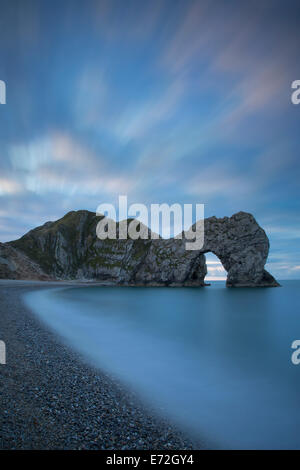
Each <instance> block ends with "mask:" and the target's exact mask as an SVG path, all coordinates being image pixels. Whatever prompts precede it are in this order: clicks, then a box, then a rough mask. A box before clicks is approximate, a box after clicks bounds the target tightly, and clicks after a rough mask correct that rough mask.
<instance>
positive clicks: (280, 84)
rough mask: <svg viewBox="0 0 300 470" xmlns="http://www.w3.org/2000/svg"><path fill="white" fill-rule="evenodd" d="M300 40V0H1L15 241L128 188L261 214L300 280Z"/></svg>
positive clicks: (0, 75)
mask: <svg viewBox="0 0 300 470" xmlns="http://www.w3.org/2000/svg"><path fill="white" fill-rule="evenodd" d="M299 39H300V6H299V2H298V1H296V0H295V1H293V0H287V1H286V0H285V1H284V2H283V1H277V0H268V1H266V0H260V1H256V0H254V1H251V2H249V1H241V0H239V1H231V0H226V1H225V0H224V1H220V0H219V1H218V0H214V1H213V0H185V1H183V0H151V1H147V0H143V1H138V0H133V1H130V0H126V1H125V0H103V1H102V0H85V1H84V2H83V1H79V0H78V1H77V0H72V1H70V0H64V1H61V0H60V1H56V0H51V1H50V0H49V1H48V0H43V1H42V0H39V1H37V0H26V2H25V1H24V0H20V1H16V0H0V80H3V81H5V83H6V104H5V105H0V241H2V242H4V241H8V240H13V239H16V238H19V237H20V236H22V235H23V234H24V233H25V232H27V231H28V230H30V229H32V228H34V227H36V226H38V225H41V224H43V223H45V222H46V221H48V220H56V219H58V218H60V217H62V216H63V215H64V214H65V213H66V212H68V211H70V210H78V209H88V210H91V211H96V208H97V206H98V205H99V204H101V203H112V204H116V203H117V201H118V196H119V195H127V196H128V202H129V204H130V203H144V204H146V205H147V206H149V205H150V204H152V203H168V204H173V203H180V204H185V203H189V204H196V203H198V204H205V216H206V217H209V216H212V215H216V216H218V217H223V216H231V215H232V214H234V213H235V212H238V211H241V210H242V211H246V212H250V213H252V214H253V215H254V216H255V218H256V220H257V221H258V223H259V224H260V225H261V226H262V227H263V228H264V229H265V231H266V233H267V235H268V237H269V239H270V243H271V248H270V254H269V259H268V264H267V269H269V270H270V272H271V273H272V274H273V275H275V276H276V277H277V278H278V279H287V278H291V279H292V278H294V279H297V278H300V244H299V241H300V211H299V206H300V204H299V201H300V198H299V196H300V185H299V179H300V178H299V177H300V164H299V149H300V145H299V144H300V137H299V136H300V133H299V130H300V126H299V124H300V105H298V106H297V105H293V104H292V102H291V94H292V90H291V84H292V82H293V81H294V80H297V79H300V59H299V44H300V41H299ZM208 262H209V275H210V277H211V278H213V277H220V278H221V277H222V276H223V277H224V271H223V269H222V267H221V266H220V263H219V262H218V260H217V258H215V257H213V256H212V255H211V256H209V257H208Z"/></svg>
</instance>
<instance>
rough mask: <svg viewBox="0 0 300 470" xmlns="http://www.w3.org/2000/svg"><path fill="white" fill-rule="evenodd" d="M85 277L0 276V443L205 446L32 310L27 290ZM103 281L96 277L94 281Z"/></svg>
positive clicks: (135, 447) (131, 447) (53, 446)
mask: <svg viewBox="0 0 300 470" xmlns="http://www.w3.org/2000/svg"><path fill="white" fill-rule="evenodd" d="M64 285H65V286H69V287H71V286H74V288H76V287H81V286H83V285H85V286H86V285H87V283H80V282H77V283H76V284H75V283H74V282H72V283H71V282H62V281H59V282H45V281H41V282H38V281H4V280H2V281H0V339H1V340H3V341H4V342H5V344H6V356H7V357H6V364H5V365H0V390H1V410H0V429H1V432H0V449H38V450H42V449H95V450H141V449H150V450H167V449H169V450H171V449H174V450H184V449H199V448H206V446H205V445H204V443H202V442H201V443H199V441H197V442H195V440H193V439H192V438H191V437H189V436H187V435H186V434H185V433H184V432H182V431H180V430H179V429H178V428H177V427H176V426H175V425H174V424H172V423H170V422H169V420H168V419H165V418H163V417H159V416H158V414H157V412H156V411H154V410H151V408H149V407H148V406H147V407H146V406H145V405H143V403H142V402H141V401H140V399H139V398H138V397H137V396H136V395H135V393H134V392H131V391H129V390H127V389H126V387H125V386H123V385H122V384H120V383H119V381H118V380H117V379H115V378H114V377H112V376H108V375H107V374H106V373H104V372H102V371H101V370H99V369H96V368H95V367H93V366H91V365H89V364H88V363H87V361H86V360H85V359H84V358H83V357H81V356H80V355H79V353H77V352H76V351H74V350H73V349H71V348H70V347H69V346H67V345H66V344H64V343H63V342H62V341H61V339H60V337H59V336H58V335H56V334H55V332H53V331H50V330H48V329H47V327H46V326H45V325H44V324H43V323H42V322H41V321H39V319H38V318H37V317H36V316H35V315H34V314H33V313H31V312H30V311H29V310H28V309H27V308H26V307H25V305H24V303H23V301H22V295H23V294H25V293H26V292H29V291H32V290H36V289H45V288H47V289H48V288H55V287H56V288H57V287H63V286H64ZM101 285H103V284H101Z"/></svg>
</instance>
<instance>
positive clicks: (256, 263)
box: [201, 212, 279, 287]
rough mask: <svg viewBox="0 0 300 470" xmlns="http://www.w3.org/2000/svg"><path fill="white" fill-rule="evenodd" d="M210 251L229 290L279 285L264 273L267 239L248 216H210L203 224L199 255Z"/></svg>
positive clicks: (241, 213)
mask: <svg viewBox="0 0 300 470" xmlns="http://www.w3.org/2000/svg"><path fill="white" fill-rule="evenodd" d="M208 251H211V252H212V253H214V254H215V255H216V256H217V257H218V258H219V259H220V261H221V263H222V265H223V266H224V268H225V270H226V271H227V273H228V275H227V286H228V287H244V286H247V287H256V286H262V287H263V286H278V285H279V284H278V283H277V281H275V279H274V278H273V276H271V274H269V273H268V272H267V271H265V269H264V266H265V264H266V261H267V258H268V253H269V240H268V237H267V235H266V233H265V231H264V230H263V229H262V228H261V227H260V226H259V225H258V223H257V222H256V220H255V219H254V217H253V216H252V215H251V214H248V213H246V212H238V213H237V214H234V215H233V216H232V217H224V218H220V219H218V218H216V217H210V218H208V219H205V222H204V247H203V249H202V250H201V252H202V253H206V252H208Z"/></svg>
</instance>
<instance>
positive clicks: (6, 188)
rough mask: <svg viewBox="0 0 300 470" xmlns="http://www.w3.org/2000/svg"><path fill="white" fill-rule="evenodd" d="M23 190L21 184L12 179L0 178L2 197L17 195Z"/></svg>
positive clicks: (0, 193)
mask: <svg viewBox="0 0 300 470" xmlns="http://www.w3.org/2000/svg"><path fill="white" fill-rule="evenodd" d="M22 190H23V186H22V184H21V183H19V182H18V181H16V180H15V179H12V178H1V177H0V196H3V195H6V194H17V193H20V192H21V191H22Z"/></svg>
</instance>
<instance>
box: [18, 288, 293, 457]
mask: <svg viewBox="0 0 300 470" xmlns="http://www.w3.org/2000/svg"><path fill="white" fill-rule="evenodd" d="M282 285H283V287H282V288H275V289H272V288H269V289H226V288H225V287H224V283H223V282H215V283H213V285H212V286H211V287H207V288H202V289H201V288H199V289H197V288H178V289H177V288H126V287H120V288H116V287H111V288H110V287H84V288H66V289H62V288H61V289H57V290H47V291H37V292H33V293H30V294H27V296H26V299H25V300H26V302H27V304H28V305H29V306H30V307H31V309H32V310H33V311H34V312H35V313H36V314H37V315H38V316H39V317H40V318H42V319H43V320H44V321H45V322H46V323H47V324H48V325H49V326H50V327H52V328H53V329H55V330H56V331H57V332H58V333H59V334H60V335H61V336H62V337H63V338H64V339H65V340H66V341H67V342H68V343H70V344H71V345H72V346H73V348H76V349H77V350H79V351H80V352H81V353H83V354H84V355H85V356H86V357H87V358H88V359H89V360H90V361H91V362H92V363H93V364H94V365H95V364H96V365H97V366H99V367H101V368H102V369H104V370H106V371H109V372H112V373H113V374H114V375H116V376H118V377H119V378H120V379H121V380H123V382H125V383H126V384H127V385H128V386H132V387H133V388H134V389H135V390H136V391H137V392H139V393H140V395H141V396H142V397H143V398H144V400H145V401H148V402H149V403H151V404H152V405H154V406H155V407H156V408H157V409H158V410H160V411H161V412H163V413H165V414H166V415H169V416H171V417H172V419H173V420H174V421H176V422H177V423H178V424H180V426H181V427H182V428H184V429H185V430H189V431H191V432H192V433H193V434H194V435H195V436H202V437H204V438H205V439H206V440H207V442H208V443H209V444H210V445H212V446H214V447H220V448H257V449H258V448H280V449H282V448H300V435H299V429H300V365H299V366H295V365H293V364H292V362H291V354H292V352H293V351H292V349H291V344H292V342H293V341H294V340H295V339H300V281H285V282H284V281H283V282H282Z"/></svg>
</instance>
